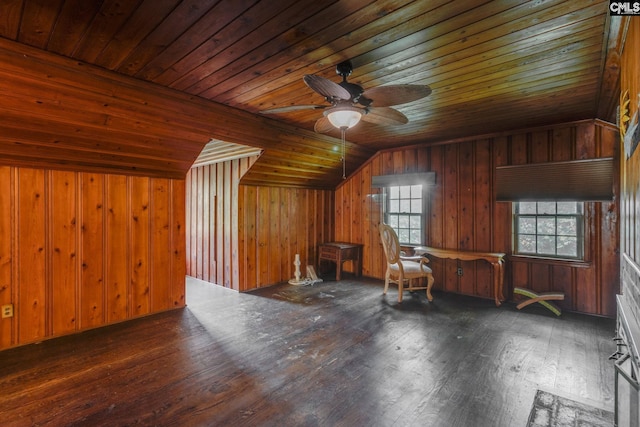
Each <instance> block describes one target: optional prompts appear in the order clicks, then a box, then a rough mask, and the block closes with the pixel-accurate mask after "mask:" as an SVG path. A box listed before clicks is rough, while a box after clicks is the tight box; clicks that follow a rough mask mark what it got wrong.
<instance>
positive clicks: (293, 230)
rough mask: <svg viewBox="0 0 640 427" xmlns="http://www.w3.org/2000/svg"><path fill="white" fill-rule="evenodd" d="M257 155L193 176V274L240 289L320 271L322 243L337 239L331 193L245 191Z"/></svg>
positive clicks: (190, 246)
mask: <svg viewBox="0 0 640 427" xmlns="http://www.w3.org/2000/svg"><path fill="white" fill-rule="evenodd" d="M256 159H257V157H250V158H245V159H239V160H230V161H226V162H220V163H216V164H212V165H206V166H200V167H197V168H193V169H191V171H190V172H189V173H188V174H187V180H186V181H187V183H186V189H187V204H186V205H187V206H189V218H188V223H187V232H186V234H187V245H186V247H187V254H186V256H187V260H188V261H187V274H189V275H191V276H194V277H197V278H199V279H202V280H205V281H208V282H212V283H216V284H218V285H221V286H225V287H228V288H232V289H235V290H238V291H247V290H250V289H256V288H260V287H264V286H269V285H272V284H275V283H279V282H283V281H287V280H289V279H291V278H292V277H293V272H294V266H293V260H294V256H295V254H299V255H300V261H301V269H302V271H303V273H304V272H305V268H306V266H307V265H313V266H316V263H317V248H318V245H319V244H320V243H324V242H328V241H332V240H333V230H334V220H333V211H334V200H333V192H332V191H329V190H309V189H298V188H284V187H273V186H264V187H263V186H255V185H239V182H240V178H241V177H242V176H243V175H244V174H245V172H246V171H247V170H248V169H249V168H250V167H251V165H252V164H253V163H254V162H255V161H256Z"/></svg>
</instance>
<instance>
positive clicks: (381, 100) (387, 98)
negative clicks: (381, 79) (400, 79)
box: [363, 85, 431, 107]
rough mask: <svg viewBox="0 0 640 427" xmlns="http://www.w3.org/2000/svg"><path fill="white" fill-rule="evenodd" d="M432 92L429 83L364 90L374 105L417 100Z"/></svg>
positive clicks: (379, 105) (388, 105)
mask: <svg viewBox="0 0 640 427" xmlns="http://www.w3.org/2000/svg"><path fill="white" fill-rule="evenodd" d="M430 94H431V88H430V87H429V86H427V85H389V86H378V87H374V88H371V89H367V90H365V91H364V94H363V95H364V96H366V97H367V98H369V99H371V100H372V103H371V105H372V106H374V107H390V106H392V105H400V104H406V103H407V102H412V101H417V100H418V99H421V98H424V97H426V96H429V95H430Z"/></svg>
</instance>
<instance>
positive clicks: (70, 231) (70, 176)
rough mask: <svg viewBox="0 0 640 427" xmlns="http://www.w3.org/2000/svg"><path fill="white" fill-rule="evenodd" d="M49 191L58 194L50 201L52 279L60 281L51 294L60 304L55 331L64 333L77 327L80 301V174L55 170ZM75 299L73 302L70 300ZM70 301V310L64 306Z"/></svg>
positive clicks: (54, 315)
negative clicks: (77, 304)
mask: <svg viewBox="0 0 640 427" xmlns="http://www.w3.org/2000/svg"><path fill="white" fill-rule="evenodd" d="M49 187H50V191H49V194H55V195H56V197H55V198H54V199H53V200H51V202H50V203H49V212H48V215H49V217H50V218H51V227H50V230H51V231H50V233H51V247H52V251H51V268H50V275H51V278H50V280H51V282H52V283H57V287H56V292H55V293H53V295H51V304H50V306H51V307H60V309H59V310H53V313H52V323H53V324H52V328H53V330H52V333H53V335H62V334H66V333H70V332H73V331H74V330H75V329H76V323H77V318H76V312H77V308H76V306H75V304H76V303H77V302H78V292H79V290H80V289H79V286H78V282H79V274H78V273H79V271H78V269H77V266H78V262H77V260H76V257H77V254H78V230H77V221H76V212H77V209H78V198H77V197H76V195H77V194H78V174H76V173H74V172H61V171H52V172H51V179H50V180H49ZM70 302H71V303H70ZM67 304H73V305H72V306H69V307H68V309H67V310H65V309H63V308H64V307H66V306H67Z"/></svg>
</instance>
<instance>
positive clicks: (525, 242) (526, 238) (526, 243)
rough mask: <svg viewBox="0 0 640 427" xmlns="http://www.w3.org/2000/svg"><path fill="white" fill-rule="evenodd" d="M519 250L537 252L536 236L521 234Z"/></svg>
mask: <svg viewBox="0 0 640 427" xmlns="http://www.w3.org/2000/svg"><path fill="white" fill-rule="evenodd" d="M517 252H520V253H528V254H535V253H536V238H535V236H530V235H521V236H519V237H518V248H517Z"/></svg>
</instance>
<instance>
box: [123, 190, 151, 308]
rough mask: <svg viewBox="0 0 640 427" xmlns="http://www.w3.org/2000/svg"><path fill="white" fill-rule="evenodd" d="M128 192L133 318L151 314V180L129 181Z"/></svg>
mask: <svg viewBox="0 0 640 427" xmlns="http://www.w3.org/2000/svg"><path fill="white" fill-rule="evenodd" d="M129 185H130V188H131V220H132V221H131V234H132V236H133V239H132V246H131V259H130V262H131V283H130V286H131V312H132V314H133V315H134V316H141V315H144V314H148V313H149V312H150V311H151V298H150V287H149V284H150V274H151V269H150V265H149V264H150V257H151V254H150V239H151V234H152V233H151V231H150V225H151V218H150V214H149V195H150V190H149V186H150V178H146V177H132V178H131V180H130V181H129Z"/></svg>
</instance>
